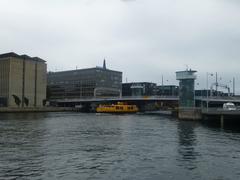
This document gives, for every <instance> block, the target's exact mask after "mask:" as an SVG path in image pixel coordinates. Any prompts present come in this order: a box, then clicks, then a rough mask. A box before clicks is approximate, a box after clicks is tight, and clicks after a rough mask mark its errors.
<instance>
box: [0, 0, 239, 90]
mask: <svg viewBox="0 0 240 180" xmlns="http://www.w3.org/2000/svg"><path fill="white" fill-rule="evenodd" d="M9 51H14V52H16V53H19V54H28V55H30V56H38V57H40V58H43V59H45V60H46V61H47V64H48V70H49V71H55V70H57V71H60V70H70V69H76V66H77V67H78V68H89V67H95V66H101V65H102V62H103V59H104V58H106V61H107V67H108V68H110V69H113V70H118V71H122V72H123V82H125V81H126V79H127V80H128V82H131V81H149V82H155V83H158V84H160V83H161V76H162V75H163V77H164V84H177V81H176V80H175V71H177V70H185V69H186V67H187V66H188V67H189V68H191V69H195V70H197V71H198V73H197V75H198V80H197V82H198V83H199V84H200V85H199V86H198V87H197V88H199V87H202V88H206V73H207V72H211V73H215V72H218V73H219V77H221V79H222V80H221V83H224V84H225V83H226V84H228V85H231V83H230V80H231V79H232V77H235V78H236V87H237V92H239V93H240V71H239V70H240V1H239V0H67V1H66V0H39V1H36V0H0V53H5V52H9ZM213 79H214V77H209V81H210V82H212V81H213ZM167 80H168V81H167ZM231 86H232V85H231Z"/></svg>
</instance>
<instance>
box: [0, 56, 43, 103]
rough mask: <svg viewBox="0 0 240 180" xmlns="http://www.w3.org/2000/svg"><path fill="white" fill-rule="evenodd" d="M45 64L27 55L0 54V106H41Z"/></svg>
mask: <svg viewBox="0 0 240 180" xmlns="http://www.w3.org/2000/svg"><path fill="white" fill-rule="evenodd" d="M46 75H47V66H46V63H45V61H44V60H42V59H40V58H37V57H34V58H32V57H29V56H27V55H18V54H15V53H7V54H2V55H0V79H1V81H0V101H2V103H1V102H0V106H8V107H41V106H43V104H44V103H43V102H44V100H45V99H46V85H47V77H46Z"/></svg>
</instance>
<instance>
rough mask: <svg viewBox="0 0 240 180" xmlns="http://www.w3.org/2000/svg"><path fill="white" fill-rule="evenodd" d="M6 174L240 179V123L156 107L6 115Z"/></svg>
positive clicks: (2, 147)
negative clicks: (181, 117)
mask: <svg viewBox="0 0 240 180" xmlns="http://www.w3.org/2000/svg"><path fill="white" fill-rule="evenodd" d="M0 154H1V156H0V179H104V180H105V179H138V180H141V179H224V180H225V179H234V180H235V179H239V178H240V173H239V172H240V171H239V167H240V131H239V130H238V129H236V128H233V129H231V128H230V127H228V129H221V128H220V127H218V126H214V125H211V124H202V123H199V122H188V121H178V120H176V119H172V118H168V117H161V116H152V115H103V114H101V115H96V114H82V113H35V114H1V115H0Z"/></svg>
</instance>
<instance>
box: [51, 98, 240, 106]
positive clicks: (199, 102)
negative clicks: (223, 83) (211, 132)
mask: <svg viewBox="0 0 240 180" xmlns="http://www.w3.org/2000/svg"><path fill="white" fill-rule="evenodd" d="M195 101H196V106H197V107H206V104H207V103H208V104H209V105H210V107H211V106H212V107H222V104H223V103H226V102H233V103H236V105H240V97H232V96H209V97H208V98H207V97H203V96H196V97H195ZM115 102H128V103H133V104H139V103H145V104H147V103H152V102H161V103H164V104H165V105H164V106H170V107H178V102H179V97H178V96H123V97H92V98H74V99H56V100H51V101H50V103H51V104H52V105H55V106H62V107H75V106H76V105H81V104H100V103H115Z"/></svg>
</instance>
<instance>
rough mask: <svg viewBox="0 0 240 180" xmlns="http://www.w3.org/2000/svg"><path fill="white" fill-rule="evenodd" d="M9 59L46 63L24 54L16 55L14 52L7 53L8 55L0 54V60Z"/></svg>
mask: <svg viewBox="0 0 240 180" xmlns="http://www.w3.org/2000/svg"><path fill="white" fill-rule="evenodd" d="M9 57H15V58H20V59H28V60H32V61H38V62H46V61H45V60H43V59H41V58H39V57H30V56H28V55H26V54H23V55H18V54H16V53H14V52H9V53H5V54H0V60H1V58H9Z"/></svg>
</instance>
